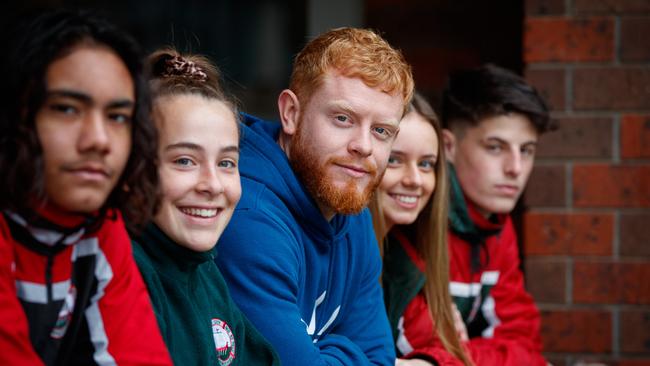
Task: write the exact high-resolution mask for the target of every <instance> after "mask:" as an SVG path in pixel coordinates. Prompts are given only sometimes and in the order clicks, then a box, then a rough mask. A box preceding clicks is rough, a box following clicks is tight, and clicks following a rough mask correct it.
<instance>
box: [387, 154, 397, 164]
mask: <svg viewBox="0 0 650 366" xmlns="http://www.w3.org/2000/svg"><path fill="white" fill-rule="evenodd" d="M399 163H400V161H399V159H398V158H397V157H396V156H392V155H391V156H389V157H388V164H389V165H395V164H399Z"/></svg>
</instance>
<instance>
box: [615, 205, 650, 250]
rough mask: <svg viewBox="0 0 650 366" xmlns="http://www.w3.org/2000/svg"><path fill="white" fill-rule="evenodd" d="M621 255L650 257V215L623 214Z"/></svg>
mask: <svg viewBox="0 0 650 366" xmlns="http://www.w3.org/2000/svg"><path fill="white" fill-rule="evenodd" d="M620 240H621V255H623V256H631V257H640V256H646V257H648V256H650V213H644V214H621V217H620Z"/></svg>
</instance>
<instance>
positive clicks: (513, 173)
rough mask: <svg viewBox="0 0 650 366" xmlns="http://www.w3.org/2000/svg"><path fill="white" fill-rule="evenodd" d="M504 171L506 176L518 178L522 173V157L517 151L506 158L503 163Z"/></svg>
mask: <svg viewBox="0 0 650 366" xmlns="http://www.w3.org/2000/svg"><path fill="white" fill-rule="evenodd" d="M504 171H505V174H506V175H507V176H510V177H514V178H516V177H518V176H519V174H521V171H522V157H521V153H519V151H513V152H512V153H510V156H509V157H507V158H506V161H505V163H504Z"/></svg>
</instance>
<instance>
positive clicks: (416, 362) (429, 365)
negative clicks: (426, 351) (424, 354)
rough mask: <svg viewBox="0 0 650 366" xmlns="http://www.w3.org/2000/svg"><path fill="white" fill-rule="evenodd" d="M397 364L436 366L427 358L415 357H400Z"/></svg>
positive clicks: (398, 365)
mask: <svg viewBox="0 0 650 366" xmlns="http://www.w3.org/2000/svg"><path fill="white" fill-rule="evenodd" d="M395 366H434V365H433V364H432V363H431V362H427V361H425V360H420V359H417V358H414V359H412V360H404V359H401V358H398V359H397V360H395Z"/></svg>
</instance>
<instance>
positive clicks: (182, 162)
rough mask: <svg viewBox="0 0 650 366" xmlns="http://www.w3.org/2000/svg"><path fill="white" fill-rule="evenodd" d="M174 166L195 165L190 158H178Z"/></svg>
mask: <svg viewBox="0 0 650 366" xmlns="http://www.w3.org/2000/svg"><path fill="white" fill-rule="evenodd" d="M174 164H176V165H180V166H192V165H195V164H194V162H193V161H192V159H189V158H178V159H176V160H174Z"/></svg>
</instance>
